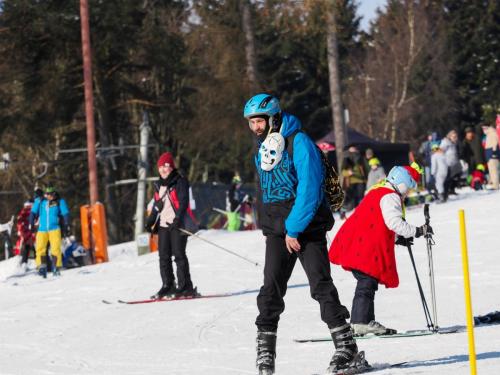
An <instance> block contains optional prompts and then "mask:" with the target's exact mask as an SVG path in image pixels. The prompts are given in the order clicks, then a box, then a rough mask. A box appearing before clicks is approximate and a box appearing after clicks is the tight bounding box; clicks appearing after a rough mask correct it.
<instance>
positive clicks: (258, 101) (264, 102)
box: [243, 94, 281, 119]
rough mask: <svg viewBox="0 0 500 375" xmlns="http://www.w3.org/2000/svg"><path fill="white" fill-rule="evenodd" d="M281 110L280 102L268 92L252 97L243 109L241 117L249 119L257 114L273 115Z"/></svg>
mask: <svg viewBox="0 0 500 375" xmlns="http://www.w3.org/2000/svg"><path fill="white" fill-rule="evenodd" d="M280 112H281V108H280V102H279V101H278V99H276V98H275V97H274V96H272V95H269V94H257V95H255V96H254V97H252V98H251V99H250V100H249V101H248V102H247V104H245V108H244V109H243V117H245V118H247V119H249V118H251V117H257V116H259V115H265V116H269V117H273V116H274V115H276V114H277V113H280Z"/></svg>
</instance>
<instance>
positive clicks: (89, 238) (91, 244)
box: [80, 202, 108, 263]
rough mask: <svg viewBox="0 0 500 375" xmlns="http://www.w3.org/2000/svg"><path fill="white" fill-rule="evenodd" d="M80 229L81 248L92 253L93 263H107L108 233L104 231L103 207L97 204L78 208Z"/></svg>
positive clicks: (104, 217) (104, 213)
mask: <svg viewBox="0 0 500 375" xmlns="http://www.w3.org/2000/svg"><path fill="white" fill-rule="evenodd" d="M80 220H81V227H82V246H83V247H84V248H85V249H87V250H89V251H93V255H94V256H93V260H94V263H103V262H107V261H108V231H107V229H106V212H105V210H104V205H103V204H102V203H99V202H97V203H96V204H94V205H92V206H89V205H84V206H81V207H80Z"/></svg>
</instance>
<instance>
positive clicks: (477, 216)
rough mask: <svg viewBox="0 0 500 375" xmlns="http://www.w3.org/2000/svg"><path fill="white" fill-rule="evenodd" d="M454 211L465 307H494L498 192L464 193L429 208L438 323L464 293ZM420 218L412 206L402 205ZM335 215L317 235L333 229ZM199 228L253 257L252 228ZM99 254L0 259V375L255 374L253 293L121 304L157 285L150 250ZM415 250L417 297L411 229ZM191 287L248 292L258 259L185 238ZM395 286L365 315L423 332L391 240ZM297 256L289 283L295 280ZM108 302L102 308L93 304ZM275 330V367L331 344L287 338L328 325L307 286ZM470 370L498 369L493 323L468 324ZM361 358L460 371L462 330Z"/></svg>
mask: <svg viewBox="0 0 500 375" xmlns="http://www.w3.org/2000/svg"><path fill="white" fill-rule="evenodd" d="M460 208H464V209H465V212H466V220H467V231H468V232H467V235H468V241H469V260H470V276H471V285H472V301H473V313H474V314H475V315H480V314H486V313H488V312H491V311H494V310H500V298H499V287H500V271H499V270H500V245H499V242H500V193H493V192H482V193H475V194H474V193H470V192H469V193H464V194H462V195H460V196H459V197H458V198H456V199H455V200H453V201H450V202H448V203H447V204H445V205H431V210H430V211H431V223H432V226H433V227H434V230H435V232H436V236H435V240H436V246H435V249H434V253H433V254H434V269H435V273H436V294H437V308H438V323H439V325H440V326H441V327H451V326H464V325H465V323H466V320H465V303H464V291H463V290H464V288H463V284H464V283H463V277H462V260H461V250H460V241H459V239H460V237H459V226H458V210H459V209H460ZM407 218H408V221H409V222H411V223H415V224H422V223H423V220H424V219H423V211H422V208H421V207H420V208H413V209H412V208H410V209H408V210H407ZM338 227H339V224H336V225H335V228H334V231H333V232H332V233H330V234H329V236H330V239H331V238H333V236H334V232H335V231H336V230H338ZM201 236H202V237H204V238H206V239H209V240H211V241H214V242H216V243H217V244H220V245H222V246H225V247H227V248H229V249H231V250H233V251H235V252H237V253H238V254H241V255H243V256H245V257H249V258H251V259H254V260H256V261H258V262H259V263H261V264H262V263H263V259H264V238H263V236H262V234H261V233H260V232H259V231H254V232H239V233H227V232H224V231H206V232H202V233H201ZM109 253H110V258H111V261H110V262H109V263H106V264H101V265H96V266H89V267H85V268H80V269H73V270H68V271H64V272H63V273H62V276H61V277H59V278H53V277H52V276H51V275H49V277H48V278H47V279H46V280H43V279H41V278H40V277H38V276H36V275H27V276H24V277H22V278H12V277H10V276H11V275H12V274H14V273H15V272H16V262H17V261H18V259H17V258H13V259H10V260H8V261H5V262H2V263H1V264H0V374H2V375H8V374H16V375H18V374H29V375H32V374H117V375H118V374H119V375H129V374H130V375H132V374H161V375H167V374H168V375H174V374H175V375H183V374H203V375H235V374H255V373H256V372H255V367H254V362H255V331H256V330H255V326H254V320H255V317H256V315H257V307H256V303H255V299H256V295H257V294H256V293H248V294H244V295H240V296H234V297H227V298H217V299H199V300H188V301H176V302H166V303H152V304H144V305H123V304H118V303H115V301H116V300H117V299H142V298H147V297H148V296H149V295H151V294H153V292H155V291H156V290H157V289H158V288H159V286H160V276H159V272H158V259H157V257H158V255H157V254H148V255H144V256H140V257H138V256H137V255H136V249H135V244H134V243H125V244H121V245H116V246H112V247H111V248H110V249H109ZM414 254H415V259H416V262H417V267H418V269H419V274H420V278H421V280H422V282H423V286H424V289H425V291H426V292H427V299H428V302H429V303H430V297H429V293H428V291H429V282H428V277H427V272H428V267H427V255H426V248H425V244H424V241H423V240H421V239H417V240H416V241H415V246H414ZM188 255H189V259H190V263H191V272H192V278H193V281H194V283H195V284H196V285H197V286H198V289H199V290H200V291H201V292H202V293H216V292H217V293H218V292H232V291H239V290H245V289H258V288H259V287H260V284H261V280H262V268H261V267H256V266H254V265H252V264H250V263H247V262H245V261H243V260H242V259H240V258H237V257H235V256H233V255H230V254H227V253H225V252H223V251H221V250H219V249H217V248H215V247H213V246H211V245H209V244H207V243H205V242H203V241H201V240H200V239H196V238H190V240H189V243H188ZM397 261H398V268H399V275H400V281H401V283H400V286H399V288H397V289H384V288H382V289H381V290H379V292H378V293H377V298H376V317H377V320H379V321H380V322H382V323H383V324H386V325H388V326H390V327H393V328H396V329H398V330H407V329H423V328H425V318H424V314H423V310H422V306H421V302H420V298H419V296H418V291H417V286H416V281H415V276H414V273H413V269H412V267H411V263H410V259H409V256H408V252H407V250H406V249H405V248H402V247H399V248H398V249H397ZM332 275H333V279H334V282H335V284H336V286H337V288H338V289H339V293H340V297H341V300H342V302H343V303H344V304H345V305H346V306H347V307H348V308H350V306H351V301H352V296H353V291H354V287H355V280H354V278H353V277H352V276H351V274H350V273H347V272H345V271H343V270H342V269H340V268H339V267H333V268H332ZM306 282H307V279H306V277H305V274H304V271H303V270H302V268H301V266H300V264H299V263H297V266H296V269H295V271H294V273H293V275H292V278H291V280H290V285H292V284H302V283H306ZM103 299H105V300H109V301H113V302H114V303H113V304H104V303H102V300H103ZM285 301H286V310H285V312H284V313H283V315H282V317H281V321H280V328H279V331H278V347H277V363H276V373H277V374H287V375H291V374H293V375H300V374H304V375H310V374H312V373H321V372H322V371H324V369H325V368H326V367H327V366H328V362H329V360H330V357H331V355H332V353H333V344H332V343H331V342H322V343H307V344H299V343H296V342H294V341H293V339H294V338H304V337H324V336H328V330H327V328H326V326H325V325H324V324H323V322H322V321H321V320H320V317H319V307H318V305H317V303H316V302H315V301H314V300H312V299H311V298H310V296H309V292H308V288H307V287H298V288H293V289H289V291H288V293H287V296H286V298H285ZM474 334H475V342H476V353H477V367H478V373H479V374H500V325H491V326H483V327H477V328H476V329H475V331H474ZM358 345H359V347H360V349H361V350H364V351H365V352H366V357H367V359H368V361H369V362H370V363H372V364H384V363H399V362H403V361H409V363H408V365H407V366H406V367H404V368H391V369H385V370H379V371H377V373H379V374H453V375H456V374H467V373H469V362H468V341H467V333H466V332H461V333H455V334H448V335H431V336H421V337H413V338H391V339H382V338H375V339H370V340H359V341H358Z"/></svg>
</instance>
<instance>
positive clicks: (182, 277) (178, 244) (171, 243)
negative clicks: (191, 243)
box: [158, 227, 193, 290]
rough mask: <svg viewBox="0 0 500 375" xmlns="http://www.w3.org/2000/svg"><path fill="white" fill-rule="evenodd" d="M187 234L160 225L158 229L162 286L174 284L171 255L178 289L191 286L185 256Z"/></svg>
mask: <svg viewBox="0 0 500 375" xmlns="http://www.w3.org/2000/svg"><path fill="white" fill-rule="evenodd" d="M186 245H187V236H185V235H183V234H182V233H181V232H180V231H179V230H177V229H170V228H164V227H160V228H159V229H158V254H159V256H160V275H161V280H162V282H163V286H165V287H171V286H174V285H175V278H174V270H173V266H172V256H174V258H175V265H176V268H177V288H178V290H189V289H192V288H193V283H192V282H191V274H190V273H189V261H188V258H187V256H186Z"/></svg>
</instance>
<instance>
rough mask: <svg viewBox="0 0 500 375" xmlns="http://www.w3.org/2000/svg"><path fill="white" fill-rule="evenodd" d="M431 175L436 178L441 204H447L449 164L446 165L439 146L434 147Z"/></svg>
mask: <svg viewBox="0 0 500 375" xmlns="http://www.w3.org/2000/svg"><path fill="white" fill-rule="evenodd" d="M431 174H432V176H433V177H434V181H435V185H436V190H437V192H438V199H439V201H440V202H445V201H446V199H447V194H446V191H445V181H446V176H447V175H448V163H446V157H445V155H444V153H443V150H442V149H441V148H440V147H439V145H437V144H434V145H432V156H431Z"/></svg>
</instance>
